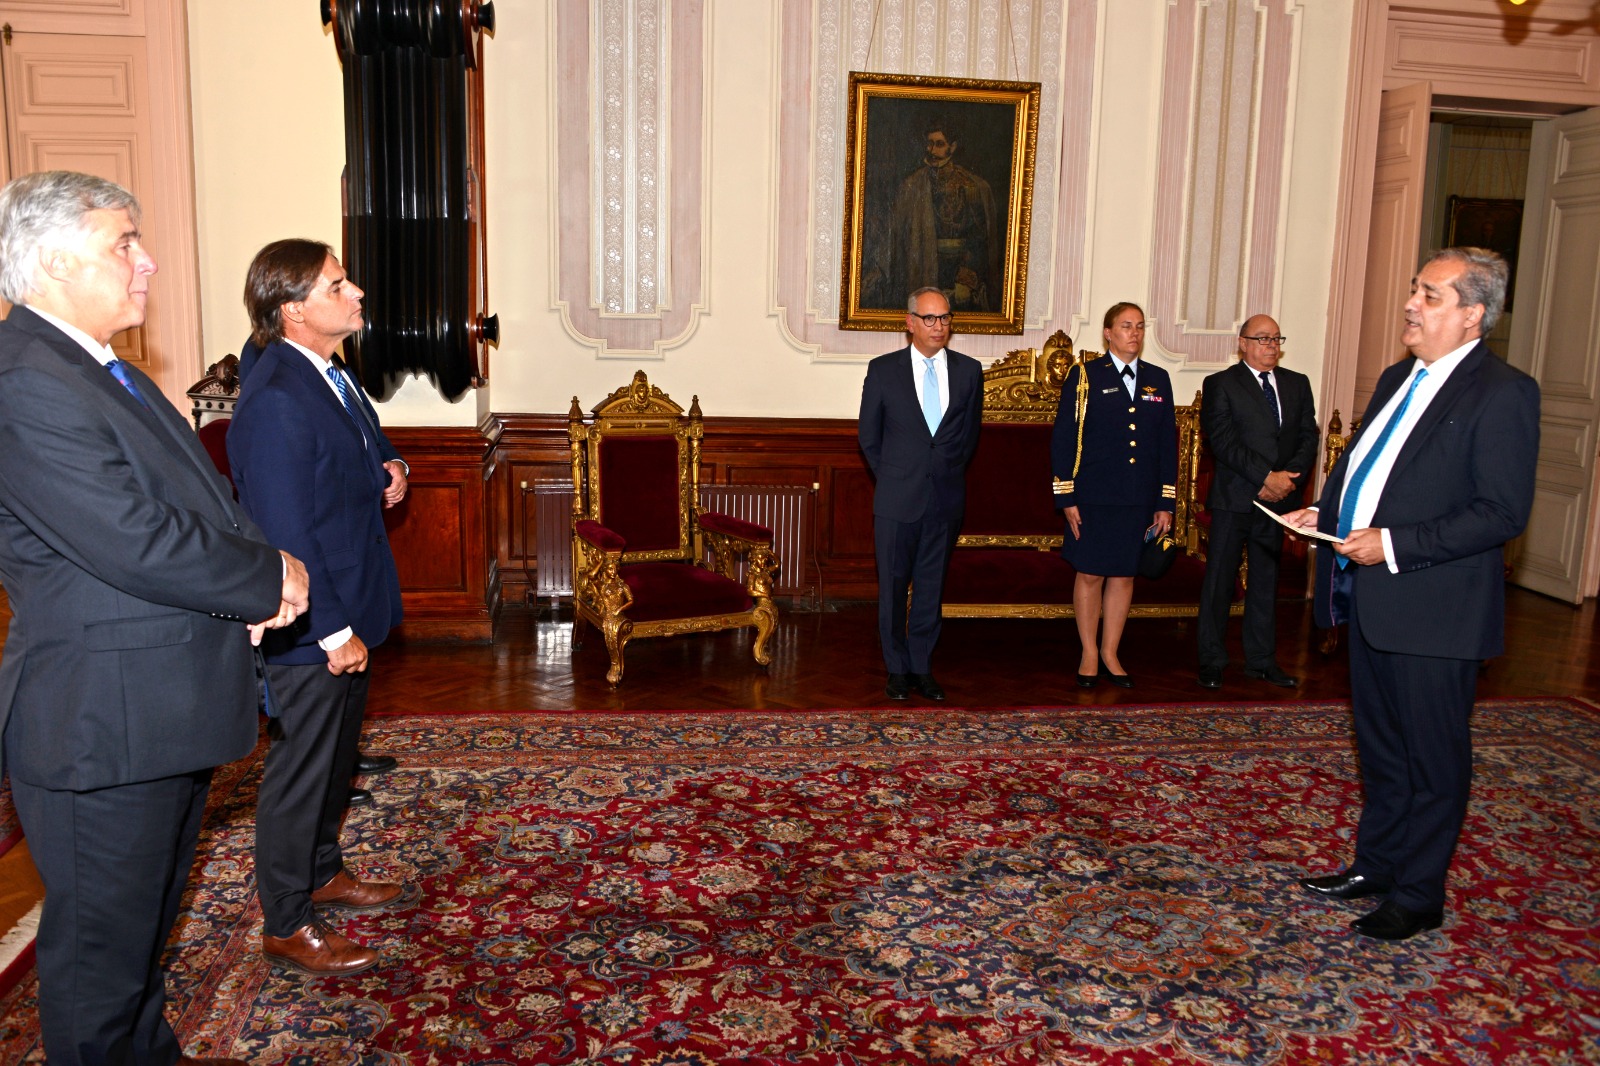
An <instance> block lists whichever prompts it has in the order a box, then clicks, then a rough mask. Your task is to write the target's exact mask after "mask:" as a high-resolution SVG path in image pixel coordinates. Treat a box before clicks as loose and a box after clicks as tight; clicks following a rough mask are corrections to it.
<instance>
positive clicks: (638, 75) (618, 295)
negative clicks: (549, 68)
mask: <svg viewBox="0 0 1600 1066" xmlns="http://www.w3.org/2000/svg"><path fill="white" fill-rule="evenodd" d="M708 4H709V0H596V2H594V3H591V2H590V0H557V5H556V12H555V29H556V33H555V36H556V43H555V48H554V54H555V55H557V56H559V57H560V63H559V64H558V65H557V70H556V74H555V78H556V84H555V92H554V94H553V99H554V103H555V114H554V116H553V117H554V123H553V125H554V127H555V130H556V152H555V154H554V162H555V167H554V171H555V172H554V175H553V177H554V183H555V186H556V197H555V201H554V204H555V217H554V218H553V219H552V222H551V230H552V232H554V233H555V234H556V240H555V242H554V248H553V251H554V262H553V263H552V273H553V276H554V285H555V302H554V306H555V308H556V309H557V310H559V311H561V313H562V316H561V321H562V325H563V327H564V328H565V329H566V331H567V332H568V333H569V334H570V335H571V336H572V337H573V338H574V339H576V340H577V341H578V342H579V343H581V344H584V345H587V346H590V347H593V348H594V349H595V352H596V354H597V355H598V356H600V357H602V358H605V357H617V358H627V359H634V360H637V359H639V358H640V357H641V356H643V357H655V358H660V356H661V353H662V352H663V351H664V350H665V349H667V348H670V347H673V346H675V345H678V344H682V343H683V342H684V341H685V340H687V339H688V338H689V336H690V335H691V334H692V333H693V331H694V328H695V323H696V321H697V320H698V318H699V316H700V314H701V312H702V311H704V309H705V304H706V291H707V285H706V276H705V274H706V263H707V261H708V259H709V254H708V251H707V246H708V242H709V238H710V233H709V218H708V212H707V207H706V184H705V176H706V166H707V160H706V151H707V147H706V146H707V138H706V127H707V117H706V107H707V98H708V92H707V85H708V80H709V76H710V75H709V68H708V66H707V57H706V46H707V36H708V33H709V20H708V18H707V12H706V8H707V6H708Z"/></svg>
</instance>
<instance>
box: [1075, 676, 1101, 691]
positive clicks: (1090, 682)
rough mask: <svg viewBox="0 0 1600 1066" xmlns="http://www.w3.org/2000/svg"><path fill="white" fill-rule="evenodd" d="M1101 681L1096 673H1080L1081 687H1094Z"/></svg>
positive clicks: (1079, 684) (1079, 681) (1079, 682)
mask: <svg viewBox="0 0 1600 1066" xmlns="http://www.w3.org/2000/svg"><path fill="white" fill-rule="evenodd" d="M1099 683H1100V678H1099V676H1098V675H1096V674H1079V675H1078V687H1079V688H1094V687H1095V686H1096V685H1098V684H1099Z"/></svg>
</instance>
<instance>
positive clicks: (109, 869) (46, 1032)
mask: <svg viewBox="0 0 1600 1066" xmlns="http://www.w3.org/2000/svg"><path fill="white" fill-rule="evenodd" d="M155 272H156V264H155V261H154V260H153V259H152V258H151V257H150V254H149V253H148V252H146V251H145V249H144V247H143V245H142V244H141V243H140V234H139V204H138V201H137V200H135V199H134V197H133V195H132V194H131V193H129V192H128V191H127V190H126V189H123V188H122V187H120V186H118V185H114V184H112V183H111V182H109V181H104V180H102V179H100V178H96V177H91V176H90V175H87V174H77V173H72V172H69V171H46V172H43V173H35V174H29V175H27V176H25V177H21V178H18V179H17V180H15V181H13V182H11V183H10V184H9V185H7V186H6V187H5V190H4V191H3V192H0V296H3V297H4V298H5V299H7V300H9V301H11V303H12V304H13V305H14V306H13V307H12V309H11V314H10V317H8V318H7V319H6V321H5V322H4V324H0V582H3V583H4V585H5V588H6V592H7V594H8V595H9V597H10V600H11V608H12V611H13V617H12V619H11V627H10V631H9V633H8V634H7V638H6V647H5V656H4V659H3V660H0V732H3V736H4V744H3V747H0V753H3V755H4V770H5V771H8V772H9V773H10V775H11V788H12V794H13V797H14V801H15V803H16V809H17V816H18V818H19V819H20V820H21V822H22V827H23V830H24V832H26V833H27V837H28V845H29V849H30V850H31V852H32V856H33V861H34V865H35V866H36V867H37V868H38V871H39V874H40V877H41V879H42V880H43V882H44V888H45V898H44V913H43V916H42V918H41V920H40V923H39V932H38V936H37V939H36V952H37V970H38V975H39V1022H40V1030H41V1034H42V1037H43V1042H44V1050H45V1055H46V1056H47V1057H48V1059H49V1061H50V1062H51V1064H52V1066H78V1064H88V1063H95V1064H103V1063H141V1064H146V1066H171V1064H172V1063H175V1062H176V1063H186V1064H191V1066H198V1064H200V1063H213V1064H221V1063H233V1064H235V1066H243V1064H242V1063H240V1062H239V1060H237V1059H193V1058H190V1057H189V1056H187V1055H184V1054H183V1053H182V1051H181V1049H180V1048H179V1046H178V1039H177V1037H176V1035H175V1034H174V1033H173V1031H172V1026H171V1025H170V1024H168V1022H167V1020H166V1017H165V1015H164V1009H163V1008H164V1007H165V1003H166V988H165V980H164V978H163V975H162V972H161V954H162V951H163V949H164V947H165V946H166V942H167V937H168V935H169V934H170V933H171V931H172V926H173V923H174V922H175V921H176V920H177V917H178V914H179V910H180V907H181V903H180V900H181V897H182V895H183V890H184V886H185V885H186V884H187V882H188V879H189V869H190V867H191V866H192V865H193V861H194V851H195V841H196V840H197V838H198V836H199V832H200V821H201V815H202V813H203V811H204V809H205V803H206V795H207V792H208V790H209V788H210V784H211V770H212V767H214V766H216V765H217V764H219V763H224V762H228V761H230V760H233V759H238V758H242V757H244V756H245V755H247V754H249V753H250V750H251V749H252V748H253V747H254V746H255V742H256V706H257V703H258V699H257V686H256V672H255V656H254V653H253V651H252V649H251V643H252V633H251V631H250V630H247V628H246V624H245V623H246V622H256V623H258V624H257V625H255V626H254V627H253V629H254V634H253V636H254V639H255V640H259V639H260V636H261V630H262V628H264V627H266V626H281V625H286V624H288V623H290V622H293V621H294V620H295V618H296V616H297V615H298V614H299V612H300V611H303V610H304V609H305V607H306V572H305V568H304V567H302V566H301V565H300V564H299V563H298V562H297V561H295V560H294V559H293V558H292V557H290V556H289V555H287V554H286V553H282V552H279V551H278V550H277V549H276V548H274V547H272V545H270V544H269V543H268V542H267V539H266V538H265V537H264V536H263V535H262V533H261V531H260V530H259V529H258V528H256V526H255V524H254V523H252V522H251V521H250V519H248V518H246V517H245V515H244V512H243V511H241V510H240V509H239V507H238V505H236V504H235V503H234V502H233V494H232V493H231V492H230V491H229V489H228V485H227V482H225V481H224V480H223V479H222V477H221V476H220V475H219V474H218V473H217V471H216V469H215V467H213V466H212V464H211V460H210V459H209V458H208V457H207V455H206V453H205V450H204V449H203V448H202V447H201V446H200V442H199V440H198V438H196V436H195V434H194V432H193V430H191V429H190V428H189V425H188V422H187V421H186V420H185V419H184V418H183V417H182V416H181V415H180V414H179V413H178V412H177V410H176V409H175V408H173V406H172V405H171V404H170V403H169V402H167V400H166V398H165V397H163V396H162V394H161V390H160V389H159V388H158V387H157V386H156V384H155V382H153V381H151V380H150V378H148V377H146V376H145V375H144V373H142V372H141V371H140V370H139V369H138V368H137V367H131V366H128V365H126V364H125V363H122V362H121V361H120V360H119V359H118V358H117V357H116V355H115V354H114V353H113V351H112V349H111V347H110V342H111V339H112V338H113V337H114V336H116V335H117V334H118V333H121V332H122V331H123V330H125V329H131V328H133V327H136V326H138V325H140V324H141V323H142V322H143V321H144V317H145V300H146V298H147V296H148V290H149V283H150V276H151V275H152V274H154V273H155ZM262 619H265V621H264V622H262V621H260V620H262Z"/></svg>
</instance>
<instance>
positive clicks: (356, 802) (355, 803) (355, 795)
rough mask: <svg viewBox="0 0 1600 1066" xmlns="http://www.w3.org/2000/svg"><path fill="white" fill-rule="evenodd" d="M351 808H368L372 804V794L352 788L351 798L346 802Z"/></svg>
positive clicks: (362, 789) (365, 790) (361, 789)
mask: <svg viewBox="0 0 1600 1066" xmlns="http://www.w3.org/2000/svg"><path fill="white" fill-rule="evenodd" d="M345 802H346V804H347V805H348V806H351V807H367V806H371V804H372V793H371V792H370V791H368V790H367V789H364V788H356V787H355V786H354V785H352V786H350V798H349V799H348V800H346V801H345Z"/></svg>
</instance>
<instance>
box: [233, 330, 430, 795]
mask: <svg viewBox="0 0 1600 1066" xmlns="http://www.w3.org/2000/svg"><path fill="white" fill-rule="evenodd" d="M260 359H261V346H260V345H259V344H257V343H256V342H255V338H254V336H250V337H246V338H245V340H244V343H243V344H241V345H240V346H239V388H240V389H243V388H244V381H245V379H246V378H247V377H249V376H250V372H251V371H252V370H254V369H255V367H256V363H257V362H259V361H260ZM332 362H333V365H334V366H335V367H336V368H338V370H339V372H340V373H343V374H348V371H347V368H346V367H345V365H344V360H342V359H340V358H339V357H338V356H337V355H335V356H334V357H333V359H332ZM351 380H354V378H352V379H351ZM351 398H352V399H354V400H355V401H356V402H357V403H359V404H360V405H361V407H362V409H363V414H364V415H365V416H366V419H367V422H368V423H369V428H370V429H371V430H372V433H373V435H374V436H375V438H376V439H377V442H378V454H379V455H380V456H381V457H382V458H383V460H384V464H383V465H384V467H385V469H387V470H389V471H390V474H391V477H390V481H389V488H388V489H386V490H385V491H384V498H383V505H384V506H385V507H393V506H394V505H395V504H397V503H399V502H400V501H401V500H402V499H404V498H405V494H406V479H407V478H408V477H409V476H410V472H411V471H410V468H409V467H407V466H406V462H405V460H404V459H402V458H400V450H399V449H398V448H396V447H395V446H394V445H393V444H391V443H390V442H389V438H388V437H387V436H385V435H384V432H383V426H382V425H381V424H379V422H378V412H377V410H376V409H374V408H373V406H372V401H371V400H369V399H367V393H366V390H365V389H359V388H358V389H355V390H353V392H352V397H351ZM395 765H396V760H395V757H394V756H393V755H375V754H369V753H367V752H365V751H357V752H356V773H357V774H367V775H370V774H385V773H388V772H389V771H390V770H393V769H394V768H395ZM371 802H372V793H371V792H370V791H368V790H367V789H365V788H359V787H357V786H355V785H353V784H352V785H351V786H350V791H349V793H348V799H347V803H348V804H349V806H351V807H365V806H367V805H368V804H370V803H371Z"/></svg>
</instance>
